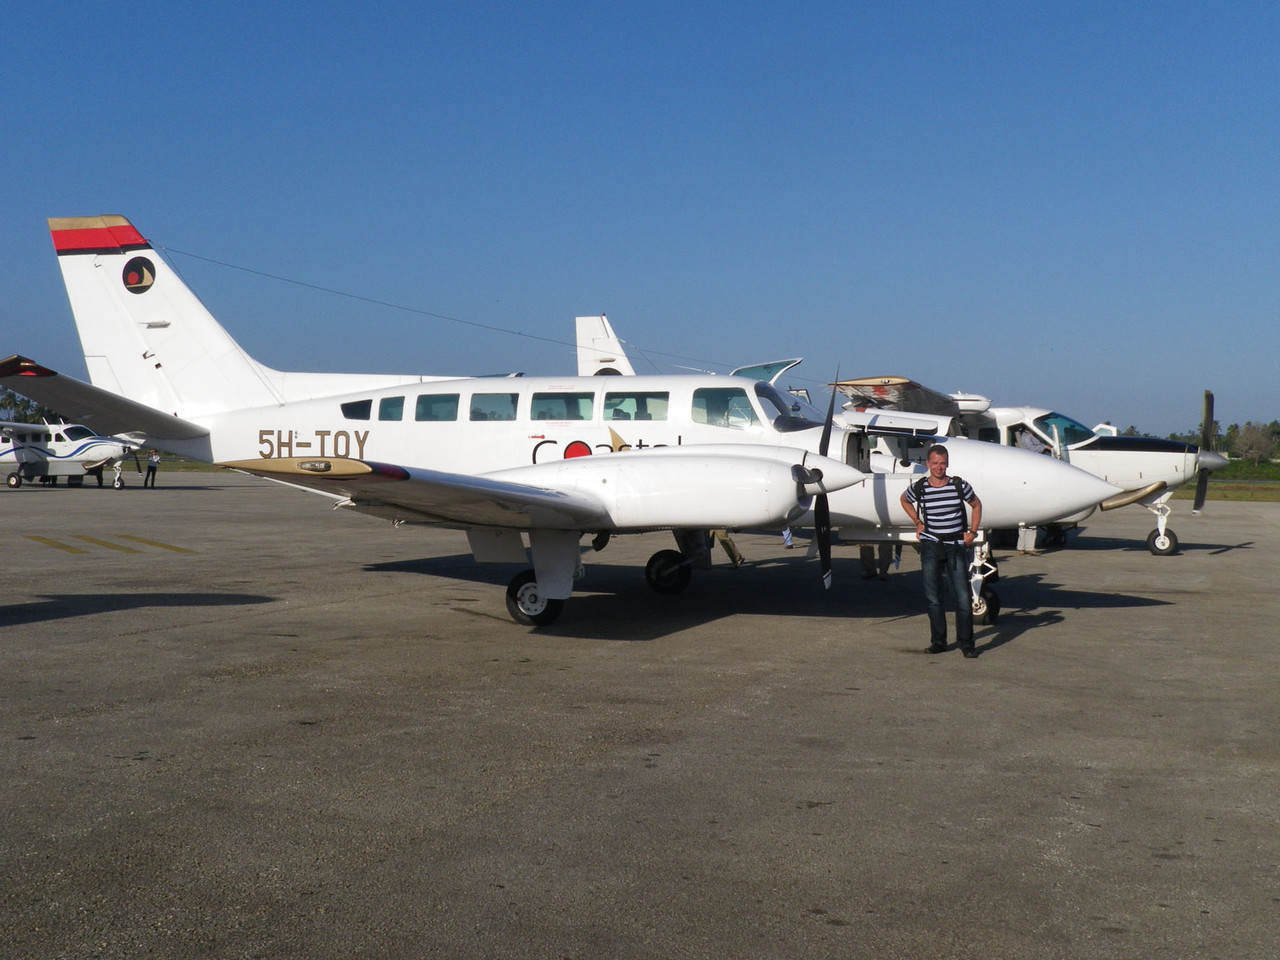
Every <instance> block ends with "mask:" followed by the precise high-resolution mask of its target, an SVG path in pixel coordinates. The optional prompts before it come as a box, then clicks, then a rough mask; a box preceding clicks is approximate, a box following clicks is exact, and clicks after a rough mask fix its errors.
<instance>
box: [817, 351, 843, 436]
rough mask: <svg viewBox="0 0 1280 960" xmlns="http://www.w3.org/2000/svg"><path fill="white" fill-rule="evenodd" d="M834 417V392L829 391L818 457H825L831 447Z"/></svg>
mask: <svg viewBox="0 0 1280 960" xmlns="http://www.w3.org/2000/svg"><path fill="white" fill-rule="evenodd" d="M839 382H840V368H839V367H836V383H839ZM835 416H836V390H835V388H834V387H832V389H831V402H830V403H828V404H827V420H826V422H825V423H824V424H823V425H822V439H821V440H819V441H818V455H819V456H823V457H825V456H826V455H827V447H829V446H831V422H832V421H833V420H834V419H835Z"/></svg>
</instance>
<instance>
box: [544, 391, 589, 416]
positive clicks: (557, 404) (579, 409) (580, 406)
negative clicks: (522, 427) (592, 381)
mask: <svg viewBox="0 0 1280 960" xmlns="http://www.w3.org/2000/svg"><path fill="white" fill-rule="evenodd" d="M594 401H595V394H594V393H535V394H534V395H533V403H532V405H531V406H530V407H529V416H530V417H531V418H532V419H534V420H590V419H591V408H592V405H593V403H594Z"/></svg>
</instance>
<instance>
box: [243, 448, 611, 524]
mask: <svg viewBox="0 0 1280 960" xmlns="http://www.w3.org/2000/svg"><path fill="white" fill-rule="evenodd" d="M218 465H219V466H222V467H229V468H231V469H233V470H240V471H242V472H244V473H251V474H253V475H254V476H258V477H265V478H266V479H268V480H278V481H280V482H282V483H287V484H289V485H290V486H295V487H302V488H304V489H306V490H312V491H315V492H318V493H322V494H325V495H326V496H329V497H331V498H333V499H335V500H337V501H338V505H340V506H348V507H354V508H356V509H358V510H361V511H363V512H368V513H372V514H374V515H376V516H380V517H383V518H386V519H389V520H399V521H401V522H405V523H433V524H441V525H444V526H459V527H471V526H483V527H508V528H517V529H528V528H531V527H550V528H556V529H559V528H577V529H587V528H594V527H601V526H610V525H611V524H610V522H609V520H608V518H607V515H606V513H605V511H604V505H603V504H602V503H601V502H600V501H598V500H595V499H593V498H590V497H586V496H581V495H577V496H575V495H573V494H571V493H567V492H563V491H556V490H552V489H549V488H543V487H536V486H532V485H530V484H526V483H511V482H504V481H501V480H492V479H487V478H485V477H474V476H466V475H463V474H456V473H445V472H442V471H439V470H423V469H418V468H413V467H400V466H396V465H394V464H387V463H376V462H373V461H366V460H351V459H343V458H338V457H330V458H328V459H325V460H321V461H316V460H302V459H297V458H294V459H288V458H283V459H280V458H277V459H260V460H236V461H230V462H225V463H220V464H218Z"/></svg>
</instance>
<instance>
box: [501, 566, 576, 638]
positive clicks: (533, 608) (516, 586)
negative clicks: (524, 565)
mask: <svg viewBox="0 0 1280 960" xmlns="http://www.w3.org/2000/svg"><path fill="white" fill-rule="evenodd" d="M563 609H564V601H563V600H553V599H551V598H550V597H545V596H543V595H542V593H541V592H540V591H539V590H538V581H537V579H536V577H535V575H534V572H533V571H532V570H521V571H520V572H519V573H517V574H516V575H515V576H514V577H512V578H511V582H510V583H509V584H507V613H509V614H511V619H512V620H514V621H515V622H516V623H523V624H524V625H525V626H526V627H545V626H546V625H547V624H549V623H551V622H552V621H553V620H555V618H556V617H558V616H560V611H562V610H563Z"/></svg>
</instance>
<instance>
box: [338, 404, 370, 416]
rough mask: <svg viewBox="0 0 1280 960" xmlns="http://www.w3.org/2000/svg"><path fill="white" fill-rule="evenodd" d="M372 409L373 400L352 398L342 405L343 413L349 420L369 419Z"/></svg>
mask: <svg viewBox="0 0 1280 960" xmlns="http://www.w3.org/2000/svg"><path fill="white" fill-rule="evenodd" d="M372 410H373V401H372V400H352V401H350V402H349V403H344V404H343V405H342V415H343V416H344V417H345V418H346V419H348V420H368V419H369V413H370V411H372Z"/></svg>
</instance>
